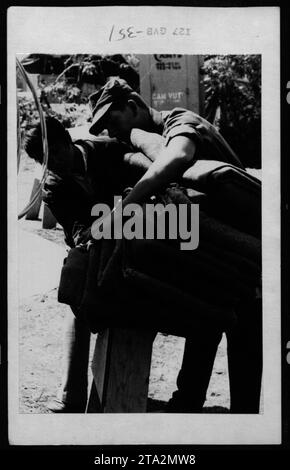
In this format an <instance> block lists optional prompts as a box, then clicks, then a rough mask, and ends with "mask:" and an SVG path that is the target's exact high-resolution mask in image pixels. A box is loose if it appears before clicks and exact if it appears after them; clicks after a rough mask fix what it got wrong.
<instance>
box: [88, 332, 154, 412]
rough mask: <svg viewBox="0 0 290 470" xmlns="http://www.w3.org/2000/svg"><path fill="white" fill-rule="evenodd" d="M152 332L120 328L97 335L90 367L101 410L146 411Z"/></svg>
mask: <svg viewBox="0 0 290 470" xmlns="http://www.w3.org/2000/svg"><path fill="white" fill-rule="evenodd" d="M155 335H156V333H155V332H154V333H153V332H152V331H140V330H133V329H132V330H129V329H123V328H111V329H107V330H105V331H104V332H102V333H101V334H99V335H98V338H97V341H96V347H95V353H94V358H93V363H92V371H93V376H94V384H95V387H96V392H97V397H98V400H99V401H100V403H101V409H102V411H103V412H104V413H145V412H146V409H147V397H148V385H149V375H150V366H151V355H152V343H153V340H154V338H155ZM93 393H94V392H93Z"/></svg>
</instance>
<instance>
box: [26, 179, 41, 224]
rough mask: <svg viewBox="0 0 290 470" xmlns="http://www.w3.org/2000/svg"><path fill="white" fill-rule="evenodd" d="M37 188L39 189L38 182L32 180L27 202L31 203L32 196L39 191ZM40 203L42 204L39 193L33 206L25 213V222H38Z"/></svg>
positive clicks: (37, 180)
mask: <svg viewBox="0 0 290 470" xmlns="http://www.w3.org/2000/svg"><path fill="white" fill-rule="evenodd" d="M39 187H40V180H39V179H38V178H34V181H33V185H32V191H31V195H30V199H29V201H32V199H33V197H34V195H35V194H36V192H37V191H38V190H39ZM41 202H42V194H41V191H40V193H39V195H38V197H37V199H36V201H35V203H34V204H33V206H32V207H31V209H30V210H29V211H28V212H27V214H26V216H25V218H26V219H27V220H38V216H39V211H40V206H41Z"/></svg>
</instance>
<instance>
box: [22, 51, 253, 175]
mask: <svg viewBox="0 0 290 470" xmlns="http://www.w3.org/2000/svg"><path fill="white" fill-rule="evenodd" d="M129 66H131V67H129ZM132 69H133V71H132ZM120 72H121V73H122V74H125V76H124V77H123V78H125V79H127V80H128V77H129V78H130V79H132V81H133V82H136V84H137V80H136V76H137V78H138V60H137V58H136V57H135V56H134V55H133V54H131V55H127V56H121V55H118V56H107V57H105V56H90V55H73V56H69V57H67V56H66V60H65V62H64V70H63V71H62V72H61V73H60V75H59V76H58V77H57V79H56V80H55V81H54V82H53V83H50V84H45V83H43V84H40V85H41V89H42V90H43V92H44V95H45V96H46V97H47V99H48V102H50V103H51V108H49V107H48V108H47V107H45V106H44V107H45V108H46V112H47V113H48V114H50V115H53V116H55V117H56V118H57V119H59V120H60V121H61V122H62V123H63V124H64V126H65V127H74V126H77V125H81V124H84V123H85V122H86V121H87V120H90V118H91V116H90V111H89V109H88V107H87V106H85V103H87V97H86V96H83V94H82V92H81V87H82V85H83V84H84V83H90V84H92V85H96V86H100V85H102V84H103V82H104V81H105V79H106V77H107V76H110V75H114V74H116V75H118V73H120ZM202 72H203V81H204V89H205V93H204V95H205V117H206V118H207V119H208V120H209V121H210V122H214V124H215V125H217V127H218V128H219V130H220V132H221V134H222V135H223V136H224V137H225V139H226V140H227V141H228V142H229V144H230V145H231V146H232V148H233V149H234V150H235V152H236V153H237V155H238V156H239V157H240V159H241V160H242V162H243V163H244V165H245V166H247V167H252V168H260V167H261V56H260V55H230V56H229V55H226V56H222V55H215V56H205V57H204V67H203V71H202ZM126 74H127V75H126ZM136 86H137V85H136ZM19 104H20V123H21V125H22V128H30V127H32V126H33V125H34V124H35V122H37V120H38V113H37V111H36V109H35V106H34V103H33V101H32V99H31V100H29V99H27V98H19Z"/></svg>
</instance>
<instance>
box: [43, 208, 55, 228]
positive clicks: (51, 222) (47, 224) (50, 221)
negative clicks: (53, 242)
mask: <svg viewBox="0 0 290 470" xmlns="http://www.w3.org/2000/svg"><path fill="white" fill-rule="evenodd" d="M56 224H57V221H56V218H55V217H54V215H53V214H52V212H51V210H50V209H49V207H48V205H47V204H45V203H44V206H43V218H42V228H47V229H48V228H55V227H56Z"/></svg>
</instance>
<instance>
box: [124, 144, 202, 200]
mask: <svg viewBox="0 0 290 470" xmlns="http://www.w3.org/2000/svg"><path fill="white" fill-rule="evenodd" d="M195 150H196V146H195V143H194V142H193V141H192V140H191V139H189V138H188V137H185V136H176V137H174V138H173V139H172V140H171V141H170V142H169V144H168V146H167V147H164V148H163V149H162V150H161V153H160V155H159V156H158V157H157V159H156V160H155V161H154V162H153V163H152V165H151V166H150V167H149V169H148V170H147V171H146V173H145V174H144V175H143V176H142V178H141V179H140V180H139V181H138V183H137V184H136V185H135V186H134V188H133V189H132V191H131V192H130V194H129V195H128V196H127V197H126V198H125V199H124V201H123V207H124V206H125V205H127V204H129V203H133V202H134V203H141V202H143V200H144V199H145V198H146V197H148V196H151V195H153V194H154V193H156V192H157V191H159V190H160V189H161V188H163V187H164V186H166V185H168V184H169V183H171V182H173V181H176V179H178V178H179V177H180V176H181V175H182V174H183V172H184V171H185V170H186V168H188V167H189V166H190V164H191V162H192V160H193V158H194V154H195Z"/></svg>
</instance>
